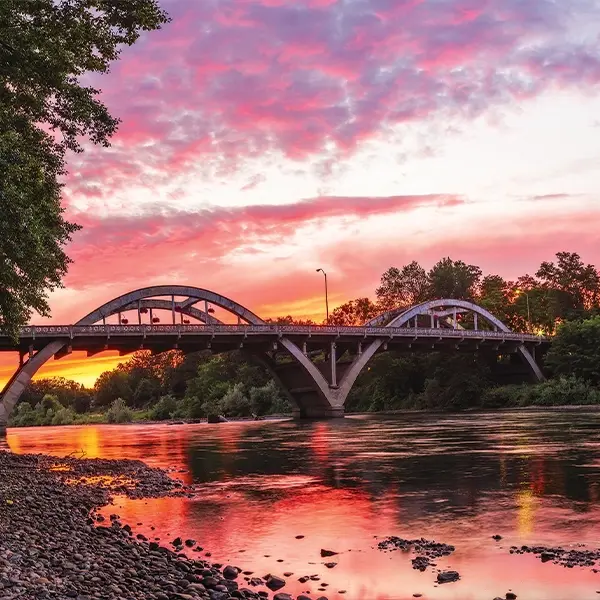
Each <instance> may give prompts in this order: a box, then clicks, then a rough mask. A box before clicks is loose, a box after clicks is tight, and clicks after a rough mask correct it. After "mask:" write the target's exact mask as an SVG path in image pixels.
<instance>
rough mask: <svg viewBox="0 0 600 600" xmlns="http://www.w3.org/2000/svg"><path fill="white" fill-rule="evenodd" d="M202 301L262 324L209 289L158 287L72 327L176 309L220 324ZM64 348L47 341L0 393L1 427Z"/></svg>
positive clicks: (111, 303) (106, 306)
mask: <svg viewBox="0 0 600 600" xmlns="http://www.w3.org/2000/svg"><path fill="white" fill-rule="evenodd" d="M161 296H162V297H164V296H171V301H169V300H159V299H157V297H161ZM175 297H184V298H185V300H183V301H181V300H179V301H176V300H175ZM202 300H204V301H206V302H210V303H211V304H215V305H217V306H219V307H221V308H223V309H225V310H227V311H229V312H230V313H232V314H234V315H235V316H237V317H239V318H240V319H243V320H245V321H246V322H247V323H250V324H252V325H259V324H262V323H264V321H263V320H262V319H261V318H260V317H258V316H257V315H255V314H254V313H253V312H252V311H251V310H249V309H247V308H246V307H244V306H242V305H241V304H239V303H238V302H235V301H234V300H231V299H229V298H227V297H226V296H223V295H221V294H217V293H216V292H213V291H211V290H206V289H203V288H197V287H192V286H182V285H159V286H152V287H146V288H140V289H138V290H134V291H132V292H129V293H127V294H123V295H121V296H118V297H117V298H114V299H113V300H109V301H108V302H106V303H105V304H102V305H101V306H99V307H98V308H96V309H95V310H93V311H92V312H90V313H88V314H87V315H86V316H85V317H83V318H82V319H79V321H77V322H76V323H75V325H93V324H95V323H97V322H98V321H101V320H104V319H106V318H108V317H110V316H112V315H115V314H117V313H119V312H125V311H128V310H139V309H140V308H157V309H167V310H178V312H181V313H182V314H186V315H188V316H191V317H193V318H195V319H198V320H200V321H202V322H204V323H207V324H220V323H222V321H220V320H219V319H217V318H215V317H213V316H212V315H210V314H208V312H207V311H202V310H200V309H198V308H196V307H195V306H194V305H195V304H197V303H198V302H200V301H202ZM65 345H66V344H65V342H64V341H62V340H55V341H52V342H50V343H49V344H47V345H46V346H44V348H42V349H41V350H38V351H37V352H36V353H35V354H34V355H33V356H31V357H30V358H29V359H28V360H27V361H26V362H24V363H23V364H22V365H20V366H19V368H18V369H17V371H15V373H14V374H13V376H12V377H11V378H10V380H9V381H8V383H7V384H6V386H5V387H4V390H3V392H2V402H1V403H0V428H2V426H3V424H5V423H6V422H7V421H8V417H9V416H10V413H11V412H12V410H13V409H14V407H15V405H16V404H17V402H18V400H19V397H20V396H21V394H22V393H23V390H24V389H25V388H26V387H27V386H28V385H29V383H30V382H31V379H32V378H33V376H34V375H35V374H36V373H37V372H38V371H39V369H40V368H41V367H42V366H43V365H44V364H45V363H46V362H47V361H48V360H50V359H51V358H52V357H53V356H55V355H56V354H57V353H58V352H60V351H61V350H62V349H63V348H64V347H65Z"/></svg>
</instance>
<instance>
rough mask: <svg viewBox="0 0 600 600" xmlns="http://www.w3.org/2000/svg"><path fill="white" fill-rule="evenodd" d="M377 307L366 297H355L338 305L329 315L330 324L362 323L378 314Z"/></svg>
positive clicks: (349, 324)
mask: <svg viewBox="0 0 600 600" xmlns="http://www.w3.org/2000/svg"><path fill="white" fill-rule="evenodd" d="M379 312H380V311H379V307H378V306H377V305H376V304H374V303H373V302H371V301H370V300H369V299H368V298H357V299H356V300H350V302H346V303H345V304H342V305H341V306H338V307H337V308H336V309H335V310H334V311H333V312H332V313H331V314H330V315H329V324H330V325H339V326H352V325H363V324H364V323H366V322H367V321H368V320H369V319H372V318H373V317H376V316H377V315H378V314H379Z"/></svg>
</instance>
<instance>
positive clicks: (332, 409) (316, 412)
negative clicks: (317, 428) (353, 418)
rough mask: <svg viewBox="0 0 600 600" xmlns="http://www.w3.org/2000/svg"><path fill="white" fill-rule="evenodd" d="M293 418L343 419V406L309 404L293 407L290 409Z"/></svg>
mask: <svg viewBox="0 0 600 600" xmlns="http://www.w3.org/2000/svg"><path fill="white" fill-rule="evenodd" d="M292 415H293V417H294V419H300V420H304V419H315V420H316V419H343V418H344V407H343V406H309V407H303V408H294V410H293V411H292Z"/></svg>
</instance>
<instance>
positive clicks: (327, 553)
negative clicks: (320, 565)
mask: <svg viewBox="0 0 600 600" xmlns="http://www.w3.org/2000/svg"><path fill="white" fill-rule="evenodd" d="M336 554H337V552H334V551H333V550H323V548H321V556H322V557H323V558H325V557H326V556H335V555H336Z"/></svg>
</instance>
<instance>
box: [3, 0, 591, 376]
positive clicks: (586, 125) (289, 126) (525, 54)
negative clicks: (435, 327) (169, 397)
mask: <svg viewBox="0 0 600 600" xmlns="http://www.w3.org/2000/svg"><path fill="white" fill-rule="evenodd" d="M162 5H163V6H164V8H165V9H166V10H167V11H168V12H169V13H170V15H171V17H172V22H171V23H170V24H168V25H166V26H165V27H164V28H163V30H162V31H159V32H154V33H151V34H148V35H145V36H144V37H143V38H142V39H141V40H140V41H139V42H138V43H137V44H136V45H135V46H134V47H132V48H127V49H125V50H124V51H123V54H122V59H121V60H120V61H119V62H118V63H117V64H115V65H114V67H113V69H112V72H111V73H110V74H108V75H105V76H102V77H98V78H97V77H94V78H91V79H90V81H89V83H91V84H93V85H94V86H96V87H99V88H101V89H102V90H103V92H102V98H103V100H104V102H105V103H106V104H107V105H108V107H109V109H110V110H111V112H112V113H113V114H114V115H116V116H118V117H120V118H121V119H122V120H123V123H122V125H121V127H120V131H119V133H118V134H117V135H116V137H115V138H114V140H113V146H112V148H110V149H105V148H95V147H90V148H88V150H87V151H86V153H84V154H82V155H78V156H76V157H74V158H71V159H70V161H69V169H70V173H69V176H68V177H67V179H66V187H65V191H64V204H65V207H66V209H67V213H68V216H69V218H70V219H71V220H73V221H76V222H78V223H80V224H81V225H83V227H84V228H83V230H82V231H80V232H79V233H77V234H76V235H75V238H74V241H73V243H72V244H71V245H70V246H69V248H68V253H69V255H70V256H71V257H72V259H73V260H74V264H73V265H72V266H71V268H70V272H69V274H68V276H67V278H66V281H65V283H66V289H64V290H59V291H57V292H56V293H54V294H53V295H52V297H51V306H52V310H53V321H54V322H55V323H71V322H74V321H76V320H77V319H78V318H80V317H81V316H83V315H84V314H86V313H87V312H88V311H89V310H91V309H93V308H94V307H95V306H97V305H99V304H102V303H103V302H105V301H107V300H109V299H111V298H112V297H114V296H117V295H119V294H121V293H124V292H127V291H129V290H131V289H135V288H139V287H144V286H146V285H151V284H169V283H179V284H189V285H195V286H198V287H203V288H208V289H212V290H214V291H217V292H220V293H222V294H224V295H226V296H229V297H231V298H233V299H235V300H237V301H239V302H241V303H242V304H244V305H246V306H247V307H248V308H250V309H252V310H253V311H254V312H256V313H257V314H259V315H261V316H263V317H267V316H274V315H283V314H295V315H298V316H307V317H311V318H314V319H318V320H321V319H322V318H323V317H324V315H323V313H324V306H323V280H322V276H321V274H320V273H315V269H316V268H317V267H322V268H323V269H325V270H326V271H327V274H328V278H329V288H330V302H331V304H332V305H334V306H335V305H336V304H340V303H342V302H343V301H345V300H347V299H350V298H355V297H358V296H364V295H371V296H372V295H373V292H374V289H375V287H376V285H377V283H378V280H379V276H380V274H381V273H382V272H383V271H384V270H385V269H387V268H388V267H389V266H392V265H396V266H401V265H402V264H405V263H406V262H409V261H411V260H413V259H415V260H418V261H420V262H421V263H422V264H423V265H424V266H425V267H430V266H431V265H432V264H433V263H434V262H435V261H436V260H438V259H439V258H441V257H442V256H448V255H449V256H451V257H452V258H454V259H458V258H460V259H462V260H465V261H468V262H473V263H475V264H478V265H480V266H481V267H482V268H483V269H484V271H486V272H493V273H499V274H501V275H503V276H505V277H507V278H511V277H516V276H517V275H520V274H523V273H525V272H532V271H535V269H536V267H537V265H539V263H540V262H541V261H542V260H551V259H552V257H553V255H554V254H555V253H556V252H557V251H560V250H568V251H574V252H578V253H579V254H581V256H582V258H583V259H584V260H585V261H586V262H593V263H596V264H598V263H600V233H599V231H600V229H599V224H600V200H599V196H598V192H599V191H600V97H599V95H598V89H599V87H598V83H599V82H600V50H599V49H600V35H599V28H598V20H599V19H600V2H599V1H598V0H570V1H562V2H556V1H554V0H553V1H547V0H530V1H525V0H495V1H485V0H293V2H292V1H291V0H163V1H162ZM86 83H87V82H86ZM34 321H37V322H40V319H39V318H38V319H34ZM0 359H1V360H2V363H1V364H0V378H5V377H6V376H8V374H9V373H10V372H11V371H12V369H13V368H14V365H15V364H16V359H15V357H10V358H9V357H7V356H4V357H0ZM113 364H114V358H111V357H106V356H104V357H103V356H100V357H99V358H96V359H94V360H90V361H88V362H85V363H84V362H82V361H81V358H80V357H79V356H71V357H69V358H65V359H61V360H60V361H57V362H54V363H51V364H50V365H49V367H51V368H52V371H51V372H48V371H46V375H48V374H52V375H57V374H62V375H65V376H68V377H72V378H75V379H77V380H79V381H82V382H84V383H86V384H91V383H93V380H94V379H95V377H96V376H97V374H98V373H99V372H101V371H102V370H104V369H105V368H107V367H110V366H112V365H113Z"/></svg>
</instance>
